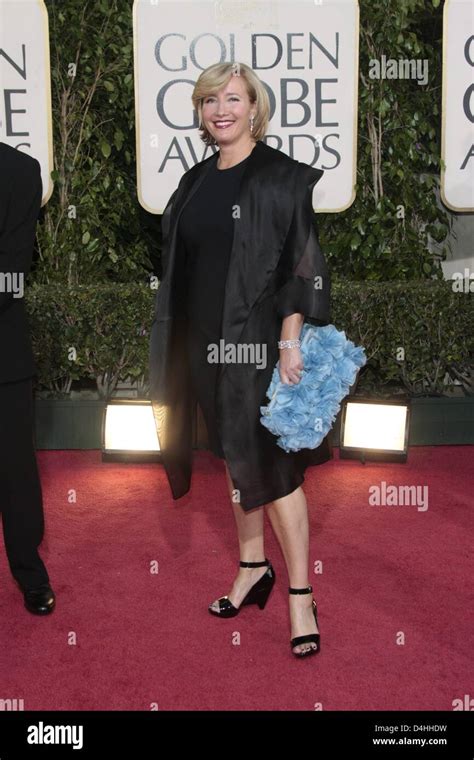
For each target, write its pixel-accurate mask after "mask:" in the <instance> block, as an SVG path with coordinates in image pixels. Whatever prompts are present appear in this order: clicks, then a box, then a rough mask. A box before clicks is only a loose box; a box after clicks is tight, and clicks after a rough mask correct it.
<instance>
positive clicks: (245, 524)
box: [150, 63, 332, 657]
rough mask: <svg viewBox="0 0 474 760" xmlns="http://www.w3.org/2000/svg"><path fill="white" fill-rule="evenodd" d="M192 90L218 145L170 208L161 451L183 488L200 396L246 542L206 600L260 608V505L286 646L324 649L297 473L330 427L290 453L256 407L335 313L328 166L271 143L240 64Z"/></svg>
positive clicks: (260, 96) (204, 127)
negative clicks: (284, 580)
mask: <svg viewBox="0 0 474 760" xmlns="http://www.w3.org/2000/svg"><path fill="white" fill-rule="evenodd" d="M192 101H193V105H194V108H195V110H196V113H197V116H198V118H199V129H200V133H201V139H202V140H203V141H204V143H205V144H206V145H209V146H217V148H218V151H215V150H213V152H212V154H211V155H210V156H209V157H208V158H207V159H205V160H203V161H201V162H200V163H198V164H196V165H195V166H194V167H193V168H191V169H190V170H189V171H187V172H186V173H185V174H184V175H183V177H182V178H181V180H180V182H179V185H178V188H177V189H176V190H175V192H174V193H173V195H172V196H171V198H170V200H169V201H168V204H167V206H166V209H165V211H164V213H163V219H162V229H163V253H162V260H163V277H162V281H161V284H160V288H159V291H158V295H157V299H156V308H155V319H154V321H153V326H152V334H151V341H150V380H151V391H150V395H151V400H152V406H153V410H154V414H155V421H156V426H157V431H158V435H159V439H160V447H161V451H162V461H163V464H164V467H165V470H166V474H167V477H168V480H169V483H170V487H171V491H172V494H173V497H174V498H175V499H178V498H180V497H181V496H183V495H184V494H185V493H187V491H188V490H189V487H190V477H191V471H192V440H191V432H192V408H193V399H197V401H198V402H199V405H200V406H201V408H202V411H203V415H204V418H205V421H206V425H207V429H208V433H209V442H210V448H211V450H212V451H213V453H214V454H215V455H216V456H218V457H220V458H221V459H223V460H224V464H225V472H226V478H227V483H228V488H229V493H230V497H231V504H232V508H233V513H234V517H235V522H236V526H237V538H238V542H239V552H240V568H239V572H238V574H237V576H236V578H235V579H234V582H233V585H232V587H231V589H230V591H229V593H228V594H227V595H226V596H223V597H220V598H219V599H217V600H216V601H214V602H213V603H212V604H210V605H209V608H208V609H209V612H210V613H211V614H213V615H216V616H218V617H232V616H235V615H237V614H238V613H239V612H240V610H241V609H242V608H243V607H244V606H246V605H249V604H257V605H258V607H259V608H260V609H264V607H265V605H266V602H267V600H268V597H269V594H270V592H271V590H272V588H273V585H274V582H275V571H274V569H273V567H272V564H271V563H270V562H269V560H268V559H267V558H266V556H265V549H264V510H266V513H267V515H268V517H269V519H270V522H271V525H272V528H273V530H274V532H275V534H276V537H277V539H278V541H279V543H280V546H281V550H282V553H283V556H284V559H285V563H286V567H287V571H288V578H289V615H290V624H291V651H292V652H293V654H295V655H296V656H298V657H303V656H308V655H311V654H315V653H316V652H318V651H319V650H320V633H319V628H318V621H317V608H316V602H315V601H314V599H313V597H312V590H313V589H312V586H311V585H310V584H309V577H308V545H309V527H308V512H307V504H306V499H305V494H304V491H303V489H302V487H301V486H302V483H303V481H304V474H303V473H304V470H305V468H306V467H307V466H309V465H313V464H316V463H320V462H323V461H326V460H327V459H329V458H330V457H331V456H332V452H331V448H330V445H329V442H328V440H327V439H324V441H323V443H322V444H321V446H320V447H319V448H318V449H316V450H313V451H310V450H308V449H306V450H301V451H299V452H296V453H286V452H285V451H284V450H283V449H281V448H280V447H279V446H278V445H277V443H276V438H275V437H274V436H273V435H272V434H271V433H270V432H269V431H268V430H266V428H264V426H263V425H262V424H261V422H260V416H261V412H260V406H261V405H264V404H266V403H268V399H267V398H266V390H267V388H268V385H269V383H270V380H271V376H272V372H273V369H274V367H275V364H276V362H277V361H278V360H279V362H280V365H279V367H280V369H279V371H280V377H281V380H282V381H283V382H284V383H290V384H295V383H298V382H299V381H300V377H301V372H302V370H303V362H302V356H301V351H300V347H299V335H300V331H301V327H302V324H303V321H307V322H310V323H312V324H316V325H325V324H328V323H329V294H330V282H329V275H328V272H327V268H326V264H325V261H324V256H323V254H322V252H321V250H320V247H319V243H318V239H317V234H316V231H315V225H314V223H313V222H314V219H313V209H312V189H313V187H314V185H315V184H316V183H317V182H318V180H319V179H320V178H321V176H322V174H323V172H322V171H321V170H319V169H314V168H312V167H310V166H308V165H307V164H304V163H301V162H298V161H295V160H293V159H291V158H290V157H288V156H287V155H285V154H284V153H283V152H281V151H279V150H276V149H274V148H271V147H270V146H268V145H266V144H265V143H264V142H263V140H262V138H263V137H264V135H265V133H266V129H267V125H268V121H269V116H270V104H269V98H268V95H267V91H266V89H265V87H264V85H263V83H262V82H261V81H260V79H259V78H258V77H257V75H256V74H255V73H254V72H253V71H252V69H251V68H250V67H248V66H247V65H245V64H244V63H237V64H231V63H222V64H216V65H214V66H210V67H209V68H208V69H206V70H205V71H203V72H202V74H201V75H200V77H199V79H198V81H197V83H196V86H195V88H194V92H193V95H192ZM218 349H219V350H218ZM216 356H217V357H218V359H217V360H216Z"/></svg>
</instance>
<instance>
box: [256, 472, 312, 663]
mask: <svg viewBox="0 0 474 760" xmlns="http://www.w3.org/2000/svg"><path fill="white" fill-rule="evenodd" d="M267 514H268V517H269V519H270V522H271V525H272V528H273V530H274V532H275V535H276V537H277V539H278V542H279V544H280V546H281V550H282V553H283V556H284V558H285V562H286V567H287V570H288V579H289V586H292V587H294V588H303V587H305V586H309V585H310V584H309V580H308V547H309V524H308V508H307V505H306V497H305V494H304V491H303V489H302V488H301V486H298V488H296V489H295V490H294V491H293V492H292V493H290V494H288V495H287V496H283V497H282V498H281V499H275V501H273V502H270V503H269V504H268V505H267ZM288 596H289V602H290V620H291V638H294V637H295V636H304V635H305V634H307V633H318V629H317V627H316V622H315V620H314V615H313V611H312V595H311V594H289V595H288ZM310 647H313V648H314V649H315V648H316V645H315V644H314V643H309V644H299V645H297V646H296V647H295V648H294V651H295V652H302V651H306V650H307V649H309V648H310Z"/></svg>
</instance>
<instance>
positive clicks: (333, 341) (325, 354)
mask: <svg viewBox="0 0 474 760" xmlns="http://www.w3.org/2000/svg"><path fill="white" fill-rule="evenodd" d="M300 341H301V345H300V350H301V355H302V358H303V365H304V369H303V373H302V375H301V380H300V381H299V383H296V384H295V385H289V384H288V383H282V381H281V380H280V373H279V364H280V362H279V361H278V362H277V364H276V366H275V369H274V370H273V375H272V380H271V382H270V385H269V386H268V390H267V398H268V399H270V403H269V404H268V405H267V406H261V407H260V412H261V413H262V417H261V418H260V422H261V423H262V425H263V426H264V427H266V428H267V429H268V430H269V431H270V432H271V433H273V434H274V435H276V436H278V440H277V444H278V445H279V446H280V447H281V448H282V449H284V450H285V451H287V452H288V451H299V450H300V449H315V448H316V447H317V446H319V445H320V443H321V442H322V440H323V438H324V437H325V436H326V435H327V433H328V432H329V430H330V429H331V427H332V426H333V424H334V421H335V419H336V415H337V413H338V411H339V409H340V406H341V402H342V400H343V398H344V397H345V396H347V394H348V392H349V388H350V387H351V385H352V384H353V383H354V381H355V379H356V376H357V373H358V372H359V369H360V368H361V367H363V366H364V364H365V363H366V361H367V357H366V355H365V352H364V349H363V348H362V347H360V346H355V345H354V343H352V341H350V340H347V338H346V334H345V332H344V331H340V330H336V328H335V327H334V325H326V326H325V327H316V326H315V325H311V324H309V323H307V322H306V323H305V324H304V325H303V328H302V330H301V336H300Z"/></svg>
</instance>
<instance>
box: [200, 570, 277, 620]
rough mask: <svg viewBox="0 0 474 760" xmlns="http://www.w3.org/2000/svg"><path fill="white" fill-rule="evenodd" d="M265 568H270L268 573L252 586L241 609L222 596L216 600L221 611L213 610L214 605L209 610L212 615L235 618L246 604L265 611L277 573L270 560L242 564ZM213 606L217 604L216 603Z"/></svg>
mask: <svg viewBox="0 0 474 760" xmlns="http://www.w3.org/2000/svg"><path fill="white" fill-rule="evenodd" d="M265 566H266V567H267V568H268V569H267V572H266V573H264V575H262V577H261V578H259V580H258V581H257V582H256V583H255V584H254V585H253V586H252V588H251V589H250V591H249V592H248V594H247V595H246V596H245V597H244V599H243V600H242V602H241V604H240V606H239V607H234V605H233V604H232V602H231V601H230V599H229V598H228V597H227V596H221V597H220V599H217V600H216V601H217V602H218V603H219V610H214V609H212V605H209V607H208V610H209V612H210V613H211V615H217V617H221V618H230V617H235V616H236V615H238V614H239V612H240V610H241V609H242V607H244V605H246V604H257V605H258V606H259V608H260V609H261V610H263V609H264V608H265V605H266V603H267V601H268V597H269V596H270V592H271V590H272V588H273V586H274V583H275V571H274V569H273V567H272V564H271V562H270V561H269V560H268V559H265V560H264V561H263V562H240V567H265ZM212 604H215V602H213V603H212Z"/></svg>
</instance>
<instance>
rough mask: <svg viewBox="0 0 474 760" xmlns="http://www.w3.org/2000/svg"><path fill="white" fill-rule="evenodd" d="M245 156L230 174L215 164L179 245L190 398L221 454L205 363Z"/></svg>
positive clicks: (213, 371)
mask: <svg viewBox="0 0 474 760" xmlns="http://www.w3.org/2000/svg"><path fill="white" fill-rule="evenodd" d="M248 158H249V156H247V158H245V159H244V160H243V161H240V163H238V164H236V165H235V166H231V167H230V168H229V169H218V168H217V162H216V164H215V165H214V167H213V168H212V169H211V170H210V171H209V173H208V175H207V176H206V178H205V179H204V180H203V182H202V183H201V185H200V187H199V188H198V189H197V191H196V192H195V194H194V196H193V197H192V198H191V200H190V201H189V203H187V204H186V206H185V208H184V209H183V212H182V214H181V217H180V220H179V226H178V235H179V243H180V245H181V246H182V247H183V250H184V256H185V268H184V272H185V281H186V282H185V293H186V296H185V301H186V305H185V308H186V312H187V323H188V335H187V343H188V357H189V366H190V373H191V382H192V386H193V391H194V395H195V397H196V398H197V400H198V402H199V405H200V407H201V409H202V412H203V415H204V419H205V422H206V427H207V432H208V437H209V447H210V449H211V451H212V452H213V453H214V454H215V455H216V456H217V457H219V458H220V459H224V452H223V450H222V445H221V442H220V436H219V430H218V425H217V418H216V381H217V371H218V368H219V364H218V363H212V362H209V361H208V352H209V347H210V345H211V344H216V345H219V340H220V339H221V337H222V329H221V327H222V311H223V307H224V294H225V283H226V277H227V270H228V266H229V258H230V252H231V250H232V241H233V235H234V215H233V211H234V209H233V207H234V204H235V203H236V200H237V194H238V191H239V185H240V180H241V177H242V174H243V173H244V170H245V167H246V164H247V161H248Z"/></svg>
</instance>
